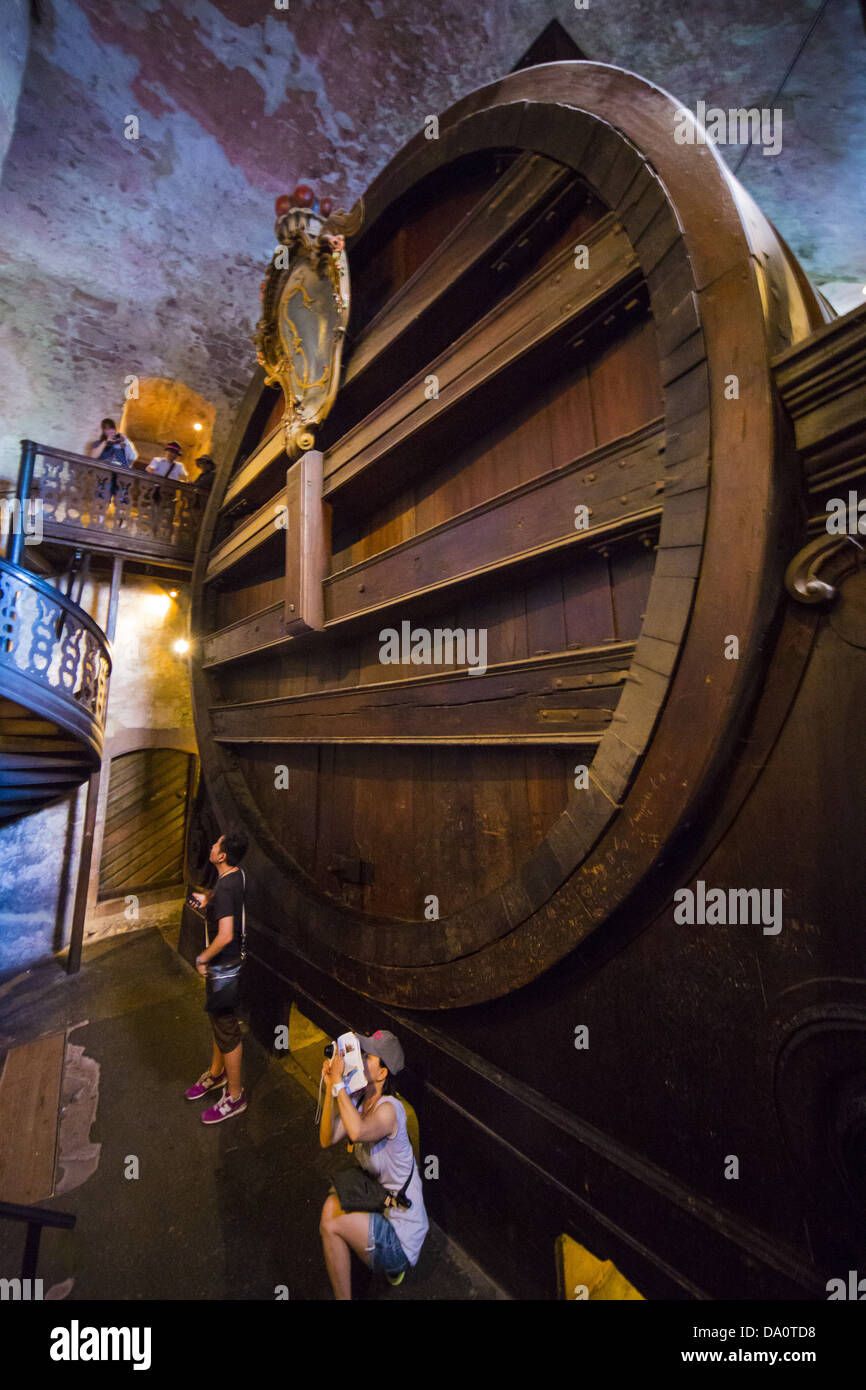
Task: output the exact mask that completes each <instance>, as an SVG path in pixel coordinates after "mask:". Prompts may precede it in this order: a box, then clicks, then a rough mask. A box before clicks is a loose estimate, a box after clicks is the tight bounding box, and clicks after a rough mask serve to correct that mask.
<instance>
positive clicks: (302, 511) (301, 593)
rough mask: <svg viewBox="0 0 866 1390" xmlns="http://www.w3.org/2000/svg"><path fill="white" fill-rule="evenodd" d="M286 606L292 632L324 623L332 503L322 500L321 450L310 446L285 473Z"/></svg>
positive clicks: (314, 629) (296, 633)
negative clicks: (325, 582)
mask: <svg viewBox="0 0 866 1390" xmlns="http://www.w3.org/2000/svg"><path fill="white" fill-rule="evenodd" d="M285 525H286V608H285V620H284V628H285V631H286V633H287V634H288V635H289V636H291V637H296V636H299V635H300V634H301V633H304V632H318V631H320V630H321V628H323V627H324V625H325V608H324V599H323V596H322V584H323V582H324V579H325V576H326V575H327V573H328V570H329V568H330V564H331V508H330V507H329V506H328V504H327V503H326V502H323V501H322V454H321V453H320V452H319V451H318V450H317V449H310V450H309V451H308V452H307V453H306V454H302V455H301V457H300V458H299V459H298V460H297V462H296V463H293V464H292V466H291V468H289V470H288V472H287V474H286V518H285Z"/></svg>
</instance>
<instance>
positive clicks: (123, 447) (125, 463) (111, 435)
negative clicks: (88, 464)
mask: <svg viewBox="0 0 866 1390" xmlns="http://www.w3.org/2000/svg"><path fill="white" fill-rule="evenodd" d="M85 453H86V454H87V456H88V458H92V459H100V460H101V461H102V462H103V463H119V464H121V466H122V467H124V468H131V467H132V465H133V464H134V463H135V460H136V459H137V458H138V450H137V449H136V447H135V445H134V444H133V443H132V441H131V440H129V439H127V437H126V435H125V434H121V433H120V431H119V430H118V428H117V426H116V425H115V423H114V421H113V420H112V419H111V417H110V416H108V415H106V417H105V419H104V420H103V421H102V424H101V425H100V429H99V435H98V437H97V438H96V439H93V440H91V442H90V443H89V444H88V445H87V446H86V448H85Z"/></svg>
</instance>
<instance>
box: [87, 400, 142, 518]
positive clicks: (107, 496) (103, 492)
mask: <svg viewBox="0 0 866 1390" xmlns="http://www.w3.org/2000/svg"><path fill="white" fill-rule="evenodd" d="M84 452H85V453H86V454H87V456H88V458H92V459H99V461H100V462H101V463H115V464H120V466H121V467H122V468H131V467H132V465H133V464H134V463H135V460H136V459H137V458H138V450H137V449H136V447H135V445H134V444H133V443H132V441H131V440H129V439H127V437H126V435H125V434H121V433H120V431H119V430H118V428H117V426H116V425H115V423H114V421H113V420H112V418H111V416H110V415H106V417H105V419H104V420H103V421H102V424H101V426H100V431H99V435H98V437H97V438H96V439H92V440H91V441H90V443H89V444H87V445H85V449H84ZM115 493H116V494H117V505H118V506H119V507H121V508H124V507H128V506H129V483H128V482H126V481H125V480H124V481H123V482H122V483H120V484H118V480H117V476H116V475H115V474H111V473H108V474H104V475H103V476H102V477H100V478H99V479H98V480H97V483H96V487H95V489H94V493H93V497H94V501H95V502H96V504H97V508H98V513H97V520H98V521H100V522H102V521H104V520H105V513H106V511H107V509H108V507H109V505H110V503H111V499H112V497H113V496H114V495H115Z"/></svg>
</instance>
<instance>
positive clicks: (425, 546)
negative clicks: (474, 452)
mask: <svg viewBox="0 0 866 1390" xmlns="http://www.w3.org/2000/svg"><path fill="white" fill-rule="evenodd" d="M590 460H591V461H592V462H593V464H594V466H593V467H590V466H589V461H590ZM661 471H662V470H661V468H660V464H659V443H658V439H657V437H655V436H651V437H650V438H649V439H648V440H647V439H646V438H645V439H644V441H643V443H641V444H638V445H637V446H636V447H635V448H633V449H628V448H618V449H617V450H616V451H615V457H614V456H613V455H610V456H608V455H599V456H598V457H595V458H593V456H588V457H587V458H586V459H583V460H580V461H579V464H574V465H572V467H571V468H562V469H559V470H558V471H557V472H556V473H555V474H553V475H552V476H549V477H544V478H542V479H540V480H536V481H534V482H531V483H529V484H525V485H524V486H523V487H521V488H519V489H515V490H514V491H513V492H512V493H510V494H505V495H504V496H503V497H498V498H495V499H493V501H492V502H490V503H488V504H486V505H485V506H483V507H480V508H475V509H473V510H472V511H469V512H465V513H463V514H462V515H461V516H460V517H458V518H456V519H454V520H453V521H450V522H447V523H445V524H444V525H442V526H440V527H437V528H436V529H435V530H433V531H428V532H427V533H425V534H424V535H423V536H419V537H418V538H417V539H415V540H412V541H409V542H405V543H404V544H402V545H400V546H396V547H394V548H393V549H392V550H391V551H388V552H386V553H385V554H383V555H381V556H379V557H377V558H375V559H373V560H370V561H368V562H366V563H364V564H362V565H355V566H353V567H352V569H351V570H347V571H343V572H342V573H340V574H335V575H331V576H329V578H328V579H327V580H326V581H325V584H324V593H325V622H326V626H330V625H331V624H333V623H335V622H337V621H339V620H346V619H348V618H350V617H352V616H353V615H356V614H357V615H360V614H362V613H369V612H370V610H372V609H378V608H381V607H383V606H385V605H386V604H388V603H395V602H397V601H401V600H405V599H406V598H407V597H408V596H409V595H410V594H413V593H419V592H421V591H424V592H428V593H429V592H432V591H433V590H444V589H445V588H447V587H450V586H452V585H454V584H455V583H458V582H460V581H461V580H463V581H469V580H477V579H478V578H479V577H480V576H481V575H482V574H484V573H489V572H492V571H493V570H501V569H504V568H507V567H508V566H509V565H511V564H514V563H515V562H517V561H518V560H519V558H520V557H523V558H526V557H528V556H530V555H533V554H539V553H541V552H542V551H548V550H549V551H553V550H555V549H558V548H560V547H569V548H570V547H572V546H575V547H579V546H580V545H581V544H586V543H587V541H588V540H595V539H597V538H599V537H600V535H601V534H604V533H605V528H609V529H610V532H611V533H615V532H616V531H617V530H619V529H621V528H622V527H623V526H629V525H631V524H633V522H638V523H640V522H643V521H649V520H650V519H651V517H652V516H654V515H656V514H657V513H658V510H659V508H658V500H657V499H658V496H659V492H658V489H657V486H656V484H657V483H658V481H659V474H660V473H661ZM579 503H583V504H585V505H587V506H588V507H590V509H591V515H590V526H589V529H588V530H581V531H576V530H575V529H574V522H575V510H574V509H575V506H576V505H577V504H579ZM626 518H629V520H626ZM470 557H471V560H470Z"/></svg>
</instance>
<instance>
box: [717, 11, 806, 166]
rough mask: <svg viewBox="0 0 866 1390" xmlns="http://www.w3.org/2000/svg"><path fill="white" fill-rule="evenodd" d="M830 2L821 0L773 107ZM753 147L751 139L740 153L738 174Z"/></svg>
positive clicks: (781, 83) (771, 101)
mask: <svg viewBox="0 0 866 1390" xmlns="http://www.w3.org/2000/svg"><path fill="white" fill-rule="evenodd" d="M829 3H830V0H821V7H820V9H819V10H818V13H817V14H816V15H815V18H814V19H813V20H812V23H811V24H810V25H809V28H808V29H807V30H806V32H805V34H804V35H803V38H802V39H801V40H800V46H799V48H798V49H797V52H796V53H795V54H794V56H793V58H792V59H791V61H790V63H789V64H788V69H787V71H786V73H785V76H784V77H783V78H782V80H781V82H780V83H779V85H778V87H777V88H776V90H775V92H774V93H773V95H772V97H771V98H770V107H771V108H772V107H774V106H775V105H776V102H777V101H778V100H779V97H780V96H781V95H782V91H783V89H784V86H785V83H786V82H787V81H788V78H789V77H790V76H791V73H792V72H793V71H794V68H795V66H796V64H797V62H798V60H799V58H800V54H801V53H802V52H803V49H804V48H805V47H806V44H807V43H808V42H809V40H810V38H811V37H812V35H813V33H814V32H815V29H816V27H817V25H818V23H819V22H820V19H821V16H822V14H823V13H824V11H825V10H826V8H827V6H828V5H829ZM751 148H752V145H751V141H750V142H749V144H748V145H747V146H746V148H745V149H744V150H743V152H742V154H741V155H740V158H739V159H738V161H737V163H736V165H735V166H734V173H735V174H738V173H739V172H740V169H741V167H742V164H743V160H744V159H745V158H746V156H747V154H748V153H749V150H750V149H751Z"/></svg>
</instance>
